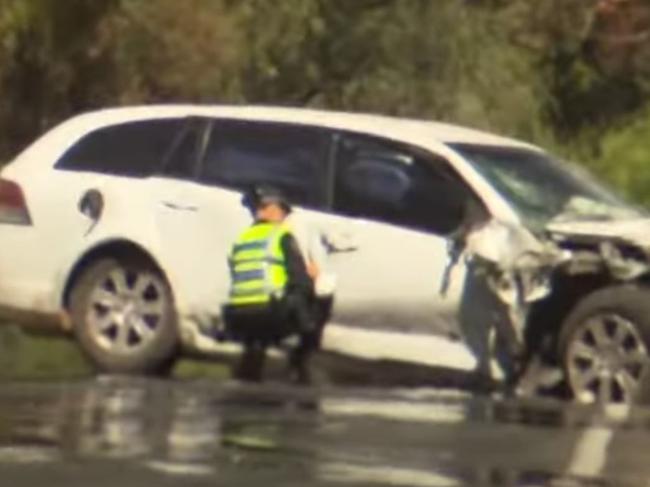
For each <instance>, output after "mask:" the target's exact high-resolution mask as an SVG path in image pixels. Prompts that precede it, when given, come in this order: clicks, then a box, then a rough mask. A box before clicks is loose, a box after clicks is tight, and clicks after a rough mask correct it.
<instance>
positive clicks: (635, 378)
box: [560, 285, 650, 403]
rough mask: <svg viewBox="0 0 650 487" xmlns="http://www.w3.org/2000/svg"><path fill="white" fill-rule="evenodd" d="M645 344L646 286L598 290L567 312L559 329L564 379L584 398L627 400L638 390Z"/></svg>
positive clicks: (648, 333)
mask: <svg viewBox="0 0 650 487" xmlns="http://www.w3.org/2000/svg"><path fill="white" fill-rule="evenodd" d="M648 350H650V290H646V289H643V288H640V287H636V286H632V285H628V286H617V287H610V288H605V289H601V290H598V291H596V292H594V293H592V294H590V295H589V296H587V297H586V298H584V299H583V300H582V301H580V302H579V303H578V305H577V306H576V307H575V308H574V310H573V311H572V312H571V313H570V314H569V316H568V317H567V319H566V320H565V322H564V325H563V327H562V333H561V335H560V353H561V357H562V360H563V365H564V372H565V377H566V381H567V384H568V386H569V389H570V392H571V393H572V395H573V397H574V398H575V399H576V400H577V401H578V402H583V403H594V402H600V403H627V402H630V401H631V400H632V399H633V398H634V396H635V395H636V394H637V393H638V392H639V389H640V387H641V382H642V379H643V377H644V375H645V371H646V369H647V366H648V360H649V357H650V356H649V354H648Z"/></svg>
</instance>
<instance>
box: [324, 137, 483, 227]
mask: <svg viewBox="0 0 650 487" xmlns="http://www.w3.org/2000/svg"><path fill="white" fill-rule="evenodd" d="M469 198H473V195H472V194H471V192H470V190H469V189H468V188H467V187H466V186H465V184H464V183H463V182H462V181H461V180H460V179H459V178H458V177H457V176H456V175H455V174H454V173H453V172H452V169H451V168H450V167H449V166H447V163H446V161H444V160H441V159H438V158H436V157H435V156H433V155H429V154H426V153H424V151H419V150H414V149H411V148H409V147H406V146H402V145H399V144H393V143H392V142H387V141H381V140H378V139H374V138H370V137H368V138H366V137H362V136H344V137H343V138H342V139H341V141H340V144H339V147H338V151H337V166H336V182H335V203H334V207H335V210H336V211H337V212H339V213H343V214H346V215H350V216H355V217H361V218H367V219H371V220H377V221H381V222H384V223H390V224H393V225H399V226H403V227H408V228H412V229H415V230H424V231H428V232H433V233H437V234H443V235H444V234H448V233H450V232H452V231H454V230H455V229H457V228H458V227H459V226H460V224H461V223H462V221H463V218H464V214H465V206H466V203H467V200H468V199H469Z"/></svg>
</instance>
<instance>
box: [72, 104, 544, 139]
mask: <svg viewBox="0 0 650 487" xmlns="http://www.w3.org/2000/svg"><path fill="white" fill-rule="evenodd" d="M187 116H206V117H226V118H235V119H245V120H259V121H274V122H283V123H294V124H304V125H318V126H323V127H328V128H333V129H339V130H349V131H356V132H363V133H367V134H372V135H378V136H384V137H389V138H393V139H403V140H409V141H414V142H422V143H427V141H428V142H432V141H437V142H440V143H443V144H454V143H466V144H479V145H499V146H512V147H522V148H523V147H525V148H531V149H536V148H535V147H534V146H532V145H530V144H527V143H524V142H522V141H518V140H515V139H511V138H507V137H502V136H498V135H494V134H491V133H488V132H483V131H480V130H475V129H471V128H467V127H462V126H458V125H451V124H446V123H440V122H432V121H427V120H416V119H408V118H399V117H392V116H385V115H371V114H363V113H352V112H338V111H329V110H315V109H307V108H288V107H274V106H259V105H142V106H127V107H118V108H107V109H102V110H97V111H92V112H86V113H83V114H80V115H77V116H76V117H74V118H72V119H71V120H69V121H68V122H66V125H68V124H74V125H78V126H79V128H80V129H82V130H83V128H85V129H86V130H89V129H91V128H93V127H98V126H105V125H112V124H118V123H125V122H129V121H137V120H145V119H151V118H167V117H187Z"/></svg>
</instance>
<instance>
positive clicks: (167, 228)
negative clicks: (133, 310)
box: [160, 119, 328, 318]
mask: <svg viewBox="0 0 650 487" xmlns="http://www.w3.org/2000/svg"><path fill="white" fill-rule="evenodd" d="M188 137H189V140H188V141H187V142H183V143H181V144H180V145H179V147H185V148H184V149H183V150H179V151H177V153H178V155H177V156H172V157H171V159H170V162H169V164H168V166H167V169H166V171H167V173H168V174H169V175H173V174H174V172H180V173H181V174H182V173H187V170H185V169H182V167H183V165H184V163H183V162H182V161H183V160H190V161H191V160H194V158H196V159H197V160H199V161H200V164H199V167H198V169H197V172H196V174H195V175H194V176H192V177H190V178H186V179H185V181H184V183H183V184H182V185H178V184H177V180H178V178H177V177H176V176H174V180H173V182H170V183H169V191H168V192H165V191H162V192H161V194H164V195H165V197H164V198H162V199H161V207H160V212H161V213H160V215H161V218H162V220H163V221H162V222H161V224H162V227H164V230H163V232H164V237H162V236H161V238H164V240H165V243H166V245H167V247H168V248H169V249H170V251H169V253H168V254H169V259H170V261H171V262H174V267H175V268H176V269H177V270H178V273H179V274H180V275H181V280H182V282H183V288H184V290H185V292H184V296H185V299H184V301H185V305H184V306H183V308H184V310H182V312H184V313H185V314H189V315H191V316H192V317H193V318H202V317H205V316H208V315H212V316H214V315H217V314H219V308H220V305H221V304H222V303H223V302H224V301H225V299H226V297H227V292H228V287H229V280H230V279H229V274H228V267H227V255H228V253H229V250H230V246H231V244H232V243H233V242H234V241H235V239H236V238H237V236H238V235H239V233H240V232H241V231H242V230H244V229H245V228H246V227H247V226H248V225H250V223H251V215H250V214H249V213H248V212H247V211H246V210H245V209H244V207H243V206H242V205H241V197H242V191H245V190H246V189H248V188H249V187H250V186H252V185H254V184H260V183H265V184H272V185H275V186H277V187H279V188H281V189H282V190H284V191H285V192H286V193H287V194H288V195H289V197H290V198H291V201H293V202H294V203H295V204H296V205H297V206H298V207H302V208H303V209H302V210H300V209H299V210H298V211H303V212H307V213H309V212H312V211H316V210H317V209H318V208H320V207H321V206H322V205H323V198H324V194H325V188H324V178H323V174H324V172H325V159H326V154H327V148H328V135H327V133H325V132H324V131H322V130H320V129H317V128H311V127H303V126H298V125H291V124H277V123H270V122H254V121H242V120H227V119H211V120H206V125H205V130H204V131H202V130H201V129H200V128H199V129H198V130H196V131H194V132H193V135H192V134H190V135H188ZM188 153H189V154H188ZM192 154H194V155H192ZM176 161H180V162H176ZM190 165H191V164H190ZM174 166H176V167H178V168H180V169H179V170H175V169H173V168H174ZM190 172H191V171H190ZM307 208H309V209H307Z"/></svg>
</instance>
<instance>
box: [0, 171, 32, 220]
mask: <svg viewBox="0 0 650 487" xmlns="http://www.w3.org/2000/svg"><path fill="white" fill-rule="evenodd" d="M2 223H8V224H12V225H31V224H32V219H31V217H30V216H29V210H28V209H27V203H26V202H25V196H24V194H23V190H22V188H21V187H20V185H18V184H17V183H14V182H13V181H7V180H6V179H2V178H0V224H2Z"/></svg>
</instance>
